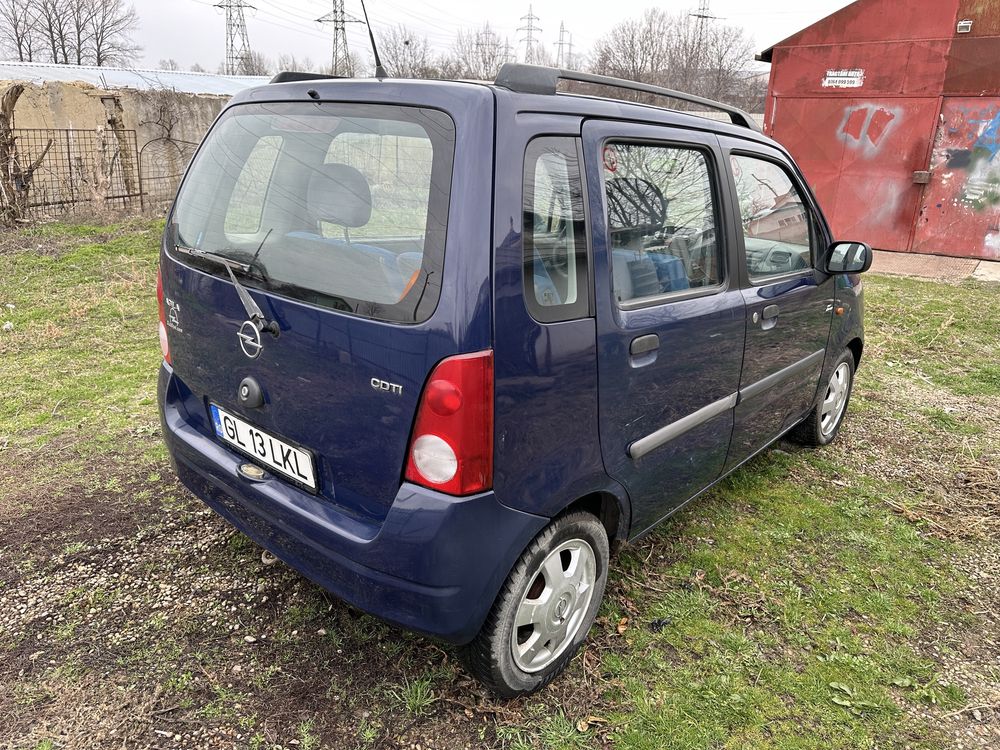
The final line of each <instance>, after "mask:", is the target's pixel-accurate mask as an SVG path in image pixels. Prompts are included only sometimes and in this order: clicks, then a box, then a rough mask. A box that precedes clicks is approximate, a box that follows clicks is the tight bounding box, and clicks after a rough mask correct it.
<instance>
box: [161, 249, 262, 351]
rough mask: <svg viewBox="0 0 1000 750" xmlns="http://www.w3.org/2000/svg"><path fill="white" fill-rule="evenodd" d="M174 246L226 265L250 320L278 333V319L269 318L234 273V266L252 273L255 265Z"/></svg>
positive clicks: (190, 253) (204, 251)
mask: <svg viewBox="0 0 1000 750" xmlns="http://www.w3.org/2000/svg"><path fill="white" fill-rule="evenodd" d="M174 247H175V248H176V249H177V250H179V251H180V252H182V253H185V254H186V255H191V256H193V257H195V258H204V259H205V260H208V261H211V262H212V263H217V264H218V265H220V266H223V267H225V269H226V271H227V272H228V273H229V278H230V280H231V281H232V282H233V286H234V287H236V294H237V295H238V296H239V298H240V302H242V303H243V308H244V309H245V310H246V311H247V315H248V316H249V317H250V321H251V322H252V323H253V324H254V325H255V326H257V330H259V331H267V332H268V333H270V334H271V335H272V336H277V335H278V332H279V330H280V329H279V328H278V323H277V321H274V320H268V319H267V316H265V315H264V311H263V310H261V309H260V307H259V306H258V305H257V303H256V302H254V300H253V297H251V296H250V292H248V291H247V290H246V288H245V287H244V286H243V285H242V284H241V283H240V281H239V279H237V278H236V274H235V273H233V269H234V268H235V269H237V270H238V271H242V272H243V273H250V272H251V271H252V270H253V266H251V265H250V264H248V263H241V262H240V261H238V260H233V259H232V258H227V257H226V256H224V255H218V254H217V253H210V252H209V251H207V250H201V249H199V248H196V247H185V246H184V245H174Z"/></svg>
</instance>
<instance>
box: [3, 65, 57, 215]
mask: <svg viewBox="0 0 1000 750" xmlns="http://www.w3.org/2000/svg"><path fill="white" fill-rule="evenodd" d="M23 93H24V85H23V84H20V83H15V84H13V85H12V86H10V87H8V88H7V90H6V91H4V92H3V96H2V97H0V221H2V222H3V223H5V224H12V223H15V222H18V221H23V220H24V219H25V218H26V217H27V214H28V196H29V194H30V192H31V183H32V180H33V179H34V175H35V170H37V169H38V167H40V166H41V164H42V161H43V160H44V159H45V155H46V154H48V152H49V149H50V148H52V139H51V138H49V139H48V142H47V143H46V144H45V147H44V148H43V149H42V150H41V153H39V154H38V156H36V157H35V158H34V159H33V160H31V161H30V162H29V161H28V160H27V158H25V157H22V156H21V153H20V150H19V148H18V143H17V136H15V135H14V107H15V106H16V105H17V100H18V99H19V98H20V97H21V94H23Z"/></svg>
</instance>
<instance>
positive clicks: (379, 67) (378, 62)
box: [361, 0, 389, 78]
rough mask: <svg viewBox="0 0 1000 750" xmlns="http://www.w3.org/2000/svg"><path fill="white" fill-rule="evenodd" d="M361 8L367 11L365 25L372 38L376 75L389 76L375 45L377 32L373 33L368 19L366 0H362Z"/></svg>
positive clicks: (378, 76)
mask: <svg viewBox="0 0 1000 750" xmlns="http://www.w3.org/2000/svg"><path fill="white" fill-rule="evenodd" d="M361 10H363V11H364V13H365V25H366V26H367V27H368V38H369V39H371V40H372V53H373V54H374V55H375V77H376V78H388V77H389V74H388V73H386V72H385V68H383V67H382V60H381V58H379V56H378V47H376V46H375V34H373V33H372V24H371V21H369V20H368V9H367V8H366V7H365V0H361Z"/></svg>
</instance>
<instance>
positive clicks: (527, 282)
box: [524, 138, 590, 323]
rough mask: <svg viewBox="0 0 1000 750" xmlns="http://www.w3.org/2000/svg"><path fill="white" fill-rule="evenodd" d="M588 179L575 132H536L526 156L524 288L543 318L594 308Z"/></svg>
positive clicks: (571, 315) (551, 319)
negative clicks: (586, 212)
mask: <svg viewBox="0 0 1000 750" xmlns="http://www.w3.org/2000/svg"><path fill="white" fill-rule="evenodd" d="M589 288H590V277H589V275H588V270H587V236H586V222H585V219H584V202H583V184H582V181H581V177H580V161H579V156H578V154H577V147H576V141H575V140H574V139H573V138H536V139H535V140H533V141H531V143H529V144H528V148H527V151H526V152H525V157H524V289H525V302H526V304H527V307H528V310H529V311H530V312H531V315H532V317H534V318H535V319H536V320H539V321H541V322H543V323H553V322H556V321H560V320H571V319H573V318H579V317H583V316H585V315H587V314H588V313H589V307H590V296H589V293H588V290H589Z"/></svg>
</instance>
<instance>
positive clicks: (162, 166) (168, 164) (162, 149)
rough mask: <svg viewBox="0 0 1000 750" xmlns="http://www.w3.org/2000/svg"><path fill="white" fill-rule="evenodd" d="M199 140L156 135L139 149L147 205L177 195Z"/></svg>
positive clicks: (153, 204) (162, 203)
mask: <svg viewBox="0 0 1000 750" xmlns="http://www.w3.org/2000/svg"><path fill="white" fill-rule="evenodd" d="M197 149H198V144H197V143H192V142H191V141H179V140H176V139H174V138H156V139H154V140H152V141H149V142H148V143H146V144H145V145H144V146H143V147H142V148H141V149H139V174H140V183H141V186H142V200H143V203H144V205H145V206H147V207H154V208H156V207H160V206H163V205H164V204H167V203H169V202H170V201H172V200H173V199H174V194H175V193H176V192H177V186H178V185H179V184H180V181H181V177H183V176H184V170H185V169H186V168H187V165H188V162H190V161H191V157H193V156H194V152H195V151H196V150H197Z"/></svg>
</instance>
